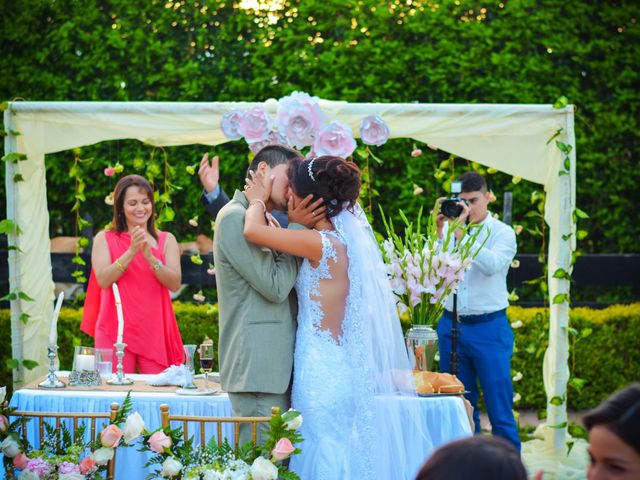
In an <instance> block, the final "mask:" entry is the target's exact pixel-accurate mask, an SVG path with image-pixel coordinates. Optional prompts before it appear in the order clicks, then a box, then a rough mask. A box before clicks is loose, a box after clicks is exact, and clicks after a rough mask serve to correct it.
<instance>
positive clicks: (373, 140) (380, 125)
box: [360, 115, 389, 147]
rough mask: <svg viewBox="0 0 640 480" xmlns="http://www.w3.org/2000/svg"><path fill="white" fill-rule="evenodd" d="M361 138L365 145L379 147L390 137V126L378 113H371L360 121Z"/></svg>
mask: <svg viewBox="0 0 640 480" xmlns="http://www.w3.org/2000/svg"><path fill="white" fill-rule="evenodd" d="M360 138H362V143H364V144H365V145H375V146H376V147H379V146H380V145H384V144H385V143H387V140H388V139H389V127H388V126H387V122H385V121H384V120H383V119H382V118H380V117H379V116H378V115H369V116H368V117H364V118H363V119H362V121H361V122H360Z"/></svg>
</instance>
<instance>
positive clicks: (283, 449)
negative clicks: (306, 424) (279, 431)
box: [271, 438, 295, 460]
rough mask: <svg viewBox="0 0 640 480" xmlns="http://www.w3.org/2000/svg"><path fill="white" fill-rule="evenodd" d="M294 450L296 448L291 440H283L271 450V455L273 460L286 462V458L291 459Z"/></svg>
mask: <svg viewBox="0 0 640 480" xmlns="http://www.w3.org/2000/svg"><path fill="white" fill-rule="evenodd" d="M294 450H295V447H294V446H293V445H292V443H291V440H289V439H288V438H281V439H280V440H278V443H276V446H275V447H273V450H271V455H273V458H275V459H276V460H284V459H285V458H289V457H290V456H291V454H292V453H293V451H294Z"/></svg>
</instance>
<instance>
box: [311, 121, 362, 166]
mask: <svg viewBox="0 0 640 480" xmlns="http://www.w3.org/2000/svg"><path fill="white" fill-rule="evenodd" d="M355 149H356V141H355V140H354V139H353V131H352V130H351V127H350V126H349V125H347V124H345V123H342V122H339V121H337V120H334V121H333V122H331V123H330V124H329V125H327V126H326V127H324V128H323V129H322V130H321V131H320V133H319V134H318V137H317V138H316V140H315V141H314V142H313V153H314V155H316V156H322V155H334V156H336V157H342V158H347V157H350V156H351V154H352V153H353V151H354V150H355Z"/></svg>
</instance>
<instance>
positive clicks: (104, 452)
mask: <svg viewBox="0 0 640 480" xmlns="http://www.w3.org/2000/svg"><path fill="white" fill-rule="evenodd" d="M113 453H114V452H113V448H105V447H102V448H99V449H97V450H96V451H95V452H93V455H92V456H93V459H94V460H95V461H96V464H97V465H106V464H107V463H108V462H109V460H111V459H112V458H113Z"/></svg>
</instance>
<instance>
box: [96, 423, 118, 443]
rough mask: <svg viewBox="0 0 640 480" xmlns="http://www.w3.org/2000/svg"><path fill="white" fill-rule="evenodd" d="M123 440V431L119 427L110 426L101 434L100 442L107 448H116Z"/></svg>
mask: <svg viewBox="0 0 640 480" xmlns="http://www.w3.org/2000/svg"><path fill="white" fill-rule="evenodd" d="M121 438H122V430H120V429H119V428H118V426H117V425H113V424H112V425H109V426H108V427H106V428H105V429H104V430H102V432H100V442H101V443H102V446H103V447H105V448H115V447H117V446H118V442H120V439H121Z"/></svg>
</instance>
